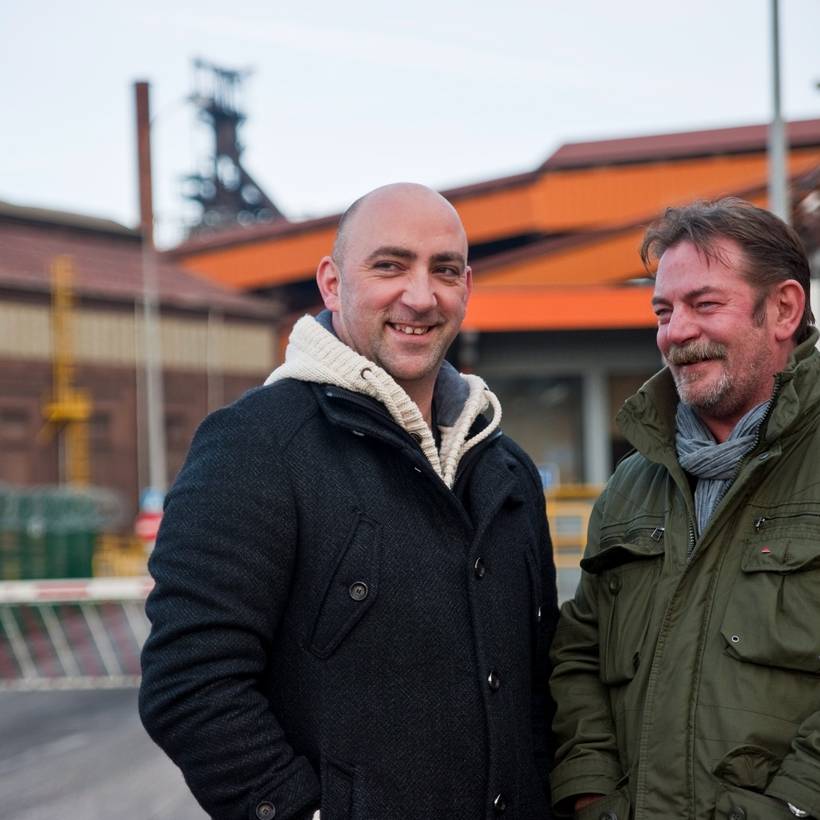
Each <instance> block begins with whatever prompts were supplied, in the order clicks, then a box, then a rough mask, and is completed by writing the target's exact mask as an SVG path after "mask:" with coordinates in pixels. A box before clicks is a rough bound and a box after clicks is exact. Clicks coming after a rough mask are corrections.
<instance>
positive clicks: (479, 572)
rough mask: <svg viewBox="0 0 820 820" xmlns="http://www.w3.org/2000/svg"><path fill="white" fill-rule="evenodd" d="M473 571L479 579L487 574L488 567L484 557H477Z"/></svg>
mask: <svg viewBox="0 0 820 820" xmlns="http://www.w3.org/2000/svg"><path fill="white" fill-rule="evenodd" d="M473 573H474V574H475V577H476V578H478V579H479V581H480V580H481V579H482V578H483V577H484V576H485V575H486V573H487V567H486V566H485V564H484V559H483V558H476V559H475V563H474V564H473Z"/></svg>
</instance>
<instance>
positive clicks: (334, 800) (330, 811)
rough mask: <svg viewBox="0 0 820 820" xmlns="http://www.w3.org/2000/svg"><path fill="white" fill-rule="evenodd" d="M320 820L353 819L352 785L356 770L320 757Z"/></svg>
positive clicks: (324, 756) (325, 757)
mask: <svg viewBox="0 0 820 820" xmlns="http://www.w3.org/2000/svg"><path fill="white" fill-rule="evenodd" d="M321 776H322V806H321V810H320V815H321V818H322V820H350V818H352V817H353V785H354V782H355V779H356V770H355V768H354V767H353V766H346V765H344V764H342V763H337V762H336V761H335V760H332V759H331V758H329V757H327V756H326V755H323V756H322V772H321Z"/></svg>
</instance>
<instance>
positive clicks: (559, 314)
mask: <svg viewBox="0 0 820 820" xmlns="http://www.w3.org/2000/svg"><path fill="white" fill-rule="evenodd" d="M652 290H653V289H652V286H651V285H632V286H630V285H625V286H612V287H588V288H582V287H579V288H572V287H563V288H562V287H530V288H526V287H519V288H494V287H483V286H482V284H481V283H480V282H479V283H477V284H476V286H475V287H474V289H473V293H472V296H471V297H470V302H469V304H468V306H467V316H466V317H465V319H464V324H463V326H462V329H463V330H479V331H484V332H493V331H512V330H579V329H585V330H586V329H604V328H640V327H645V328H650V327H655V325H656V320H655V316H654V314H653V313H652V307H651V305H650V302H651V299H652Z"/></svg>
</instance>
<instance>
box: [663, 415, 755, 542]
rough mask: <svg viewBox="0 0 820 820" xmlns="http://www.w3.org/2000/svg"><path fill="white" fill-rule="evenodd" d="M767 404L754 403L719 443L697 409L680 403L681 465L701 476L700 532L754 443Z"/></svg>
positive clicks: (697, 497)
mask: <svg viewBox="0 0 820 820" xmlns="http://www.w3.org/2000/svg"><path fill="white" fill-rule="evenodd" d="M768 406H769V403H768V402H763V404H758V405H757V407H753V408H752V409H751V410H750V411H749V412H748V413H746V415H745V416H743V418H742V419H740V421H738V423H737V424H736V425H735V428H734V430H732V433H731V435H730V436H729V438H728V439H726V441H724V442H723V443H722V444H718V443H717V442H716V441H715V438H714V436H713V435H712V434H711V433H710V432H709V429H708V428H707V427H706V425H705V424H704V423H703V422H702V421H701V420H700V419H699V418H698V416H697V414H696V413H695V411H694V410H693V409H692V408H691V407H690V406H689V405H688V404H684V403H683V402H679V403H678V412H677V415H676V416H675V423H676V425H677V428H678V430H677V434H676V435H675V447H676V449H677V452H678V461H679V462H680V466H681V467H683V469H684V470H686V472H687V473H691V474H692V475H694V476H696V477H697V479H698V484H697V488H696V489H695V515H696V517H697V527H698V534H700V533H702V532H703V530H704V529H705V528H706V525H707V523H708V522H709V519H710V518H711V517H712V513H713V512H714V511H715V507H716V506H717V504H718V502H719V501H720V499H721V498H723V496H724V494H725V493H726V491H727V490H728V489H729V485H730V484H731V483H732V479H733V478H734V476H735V473H736V471H737V467H738V464H740V460H741V459H742V458H743V456H745V455H746V453H748V452H749V450H751V449H752V447H754V445H755V441H756V439H757V428H758V426H759V425H760V422H761V421H763V416H764V415H765V413H766V408H767V407H768Z"/></svg>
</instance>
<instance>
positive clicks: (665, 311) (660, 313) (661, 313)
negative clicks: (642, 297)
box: [655, 308, 672, 325]
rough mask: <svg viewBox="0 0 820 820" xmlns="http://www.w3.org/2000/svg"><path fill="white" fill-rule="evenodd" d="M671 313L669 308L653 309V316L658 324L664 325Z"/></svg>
mask: <svg viewBox="0 0 820 820" xmlns="http://www.w3.org/2000/svg"><path fill="white" fill-rule="evenodd" d="M671 314H672V311H671V310H669V308H656V309H655V318H656V319H657V320H658V324H659V325H665V324H666V323H667V322H668V321H669V317H670V315H671Z"/></svg>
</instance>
